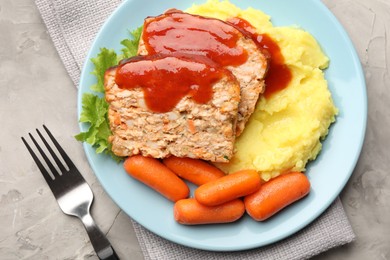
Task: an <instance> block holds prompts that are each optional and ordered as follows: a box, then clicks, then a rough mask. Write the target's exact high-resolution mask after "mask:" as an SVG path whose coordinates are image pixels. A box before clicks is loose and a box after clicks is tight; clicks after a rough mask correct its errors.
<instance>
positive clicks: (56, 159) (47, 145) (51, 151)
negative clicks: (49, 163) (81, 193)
mask: <svg viewBox="0 0 390 260" xmlns="http://www.w3.org/2000/svg"><path fill="white" fill-rule="evenodd" d="M36 130H37V133H38V135H39V137H40V138H41V140H42V142H43V143H44V144H45V146H46V148H47V150H48V151H49V153H50V154H51V156H52V157H53V159H54V161H55V162H56V164H57V165H58V167H59V168H60V170H61V172H62V173H64V172H66V169H65V167H64V165H63V164H62V162H61V161H60V159H58V156H57V155H56V154H55V152H54V151H53V149H51V147H50V145H49V144H48V143H47V141H46V139H45V138H44V137H43V136H42V134H41V132H40V131H39V130H38V129H36Z"/></svg>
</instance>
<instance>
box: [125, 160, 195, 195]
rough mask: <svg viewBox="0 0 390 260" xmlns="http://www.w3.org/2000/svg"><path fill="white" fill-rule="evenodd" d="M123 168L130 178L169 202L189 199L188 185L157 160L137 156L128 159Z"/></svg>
mask: <svg viewBox="0 0 390 260" xmlns="http://www.w3.org/2000/svg"><path fill="white" fill-rule="evenodd" d="M123 166H124V168H125V170H126V172H127V173H128V174H129V175H130V176H132V177H133V178H135V179H137V180H139V181H141V182H142V183H144V184H146V185H147V186H149V187H151V188H153V189H154V190H156V191H157V192H159V193H161V194H162V195H163V196H165V197H166V198H167V199H169V200H172V201H178V200H180V199H185V198H187V197H188V194H189V192H190V191H189V188H188V186H187V184H185V182H184V181H183V180H182V179H180V178H179V177H178V176H177V175H176V174H174V173H173V172H172V171H171V170H169V169H168V168H167V167H166V166H165V165H164V164H162V163H161V162H160V161H158V160H157V159H154V158H148V157H143V156H141V155H135V156H131V157H128V158H127V159H126V160H125V162H124V164H123Z"/></svg>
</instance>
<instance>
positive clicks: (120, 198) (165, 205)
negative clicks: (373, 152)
mask: <svg viewBox="0 0 390 260" xmlns="http://www.w3.org/2000/svg"><path fill="white" fill-rule="evenodd" d="M203 2H204V1H193V0H180V1H179V0H176V1H175V0H164V1H161V0H148V1H142V0H128V1H124V2H123V3H122V4H121V6H120V7H119V8H118V9H117V10H116V11H115V12H114V13H113V14H112V15H111V17H110V18H109V19H108V20H107V21H106V23H105V24H104V26H103V27H102V28H101V30H100V32H99V33H98V35H97V37H96V39H95V41H94V43H93V45H92V48H91V50H90V52H89V54H88V57H87V60H86V63H85V66H84V68H83V71H82V76H81V81H80V91H79V95H78V109H79V113H80V110H81V97H82V94H83V93H84V92H89V91H90V90H89V87H90V86H91V85H92V84H94V83H95V78H94V76H93V75H91V71H92V69H93V65H92V63H91V62H90V59H91V58H92V57H95V56H96V55H97V53H98V52H99V48H101V47H106V48H113V49H115V50H117V51H118V52H119V51H120V49H121V48H122V47H121V46H120V41H121V40H122V39H125V38H126V37H128V31H129V30H133V29H135V28H137V27H138V26H140V25H142V23H143V19H144V18H145V17H146V16H153V15H158V14H160V13H162V12H164V11H165V10H166V9H168V8H172V7H175V8H178V9H186V8H188V7H190V6H191V4H192V3H197V4H200V3H203ZM232 2H233V3H234V4H236V5H237V6H239V7H241V8H247V7H249V6H252V7H254V8H257V9H261V10H263V11H264V12H265V13H267V14H269V15H271V17H272V22H273V23H274V25H276V26H283V25H299V26H301V27H302V28H304V29H305V30H307V31H308V32H310V33H311V34H313V35H314V37H315V38H316V39H317V40H318V41H319V42H320V44H321V46H322V48H323V50H324V51H325V53H326V54H327V55H328V56H329V57H330V60H331V63H330V67H329V69H327V71H326V78H327V80H328V82H329V88H330V90H331V92H332V95H333V98H334V101H335V103H336V106H337V107H338V108H339V109H340V114H339V116H338V117H337V123H336V124H334V125H333V126H332V127H331V129H330V133H329V136H328V137H327V138H326V141H325V142H324V143H323V150H322V152H321V154H320V155H319V157H318V158H317V160H316V161H315V162H313V163H310V165H309V167H308V170H307V175H308V177H309V179H310V182H311V184H312V190H311V193H310V194H309V196H307V197H306V198H305V199H303V200H301V201H299V202H297V203H295V204H294V205H292V206H290V207H288V208H286V209H285V210H283V211H282V212H280V213H279V214H277V215H276V216H274V217H272V218H271V219H270V220H268V221H266V222H262V223H258V222H255V221H253V220H252V219H251V218H250V217H248V216H247V215H246V216H245V217H244V218H242V219H241V220H240V221H238V222H236V223H232V224H223V225H204V226H183V225H179V224H177V223H176V222H175V221H174V219H173V212H172V208H173V203H171V202H170V201H168V200H166V199H165V198H163V197H162V196H160V195H159V194H157V193H156V192H154V191H152V190H151V189H149V188H147V187H146V186H144V185H143V184H140V183H139V182H137V181H135V180H133V179H132V178H130V177H129V176H128V175H127V174H126V173H125V171H124V170H123V168H122V165H121V164H117V163H115V162H114V161H113V160H112V159H111V158H109V157H107V156H104V155H97V154H96V153H95V151H94V149H92V148H91V147H90V146H89V145H85V146H84V148H85V152H86V155H87V157H88V160H89V163H90V164H91V166H92V168H93V170H94V172H95V174H96V176H97V178H98V179H99V181H100V183H101V184H102V185H103V187H104V189H105V190H106V192H107V193H108V194H109V195H110V196H111V198H112V199H113V200H114V201H115V202H116V203H117V204H118V206H119V207H120V208H121V209H122V210H123V211H124V212H126V213H127V214H128V215H129V216H130V217H132V218H133V219H134V220H135V221H137V222H138V223H140V224H141V225H142V226H144V227H145V228H147V229H148V230H150V231H152V232H154V233H156V234H158V235H160V236H161V237H164V238H166V239H168V240H171V241H173V242H175V243H178V244H182V245H186V246H189V247H193V248H199V249H205V250H213V251H232V250H244V249H250V248H256V247H260V246H264V245H267V244H270V243H274V242H276V241H279V240H281V239H283V238H286V237H287V236H290V235H292V234H294V233H295V232H297V231H298V230H300V229H302V228H303V227H305V226H306V225H308V224H309V223H310V222H312V221H313V220H314V219H316V218H317V217H318V216H319V215H320V214H321V213H322V212H323V211H324V210H325V209H326V208H328V206H329V205H330V204H331V203H332V202H333V201H334V200H335V198H336V197H337V196H338V194H339V193H340V192H341V190H342V189H343V187H344V185H345V184H346V182H347V181H348V179H349V177H350V176H351V174H352V171H353V169H354V167H355V165H356V162H357V160H358V158H359V154H360V151H361V147H362V144H363V139H364V134H365V128H366V116H367V97H366V87H365V81H364V77H363V73H362V68H361V65H360V62H359V59H358V57H357V55H356V52H355V49H354V47H353V45H352V43H351V41H350V39H349V38H348V35H347V34H346V32H345V31H344V29H343V28H342V26H341V25H340V24H339V22H338V21H337V20H336V18H335V17H334V16H333V15H332V13H331V12H330V11H329V10H328V9H327V8H326V7H325V6H324V5H323V4H322V3H321V2H320V1H317V0H316V1H314V0H296V1H290V0H274V1H266V0H258V1H250V0H245V1H243V0H233V1H232ZM80 127H81V130H82V131H86V129H87V126H86V125H85V124H81V125H80Z"/></svg>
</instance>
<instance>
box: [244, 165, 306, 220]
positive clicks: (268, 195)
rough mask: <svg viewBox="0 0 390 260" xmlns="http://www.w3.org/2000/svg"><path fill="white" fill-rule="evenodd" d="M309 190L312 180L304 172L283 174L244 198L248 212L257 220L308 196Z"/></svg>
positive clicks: (264, 218)
mask: <svg viewBox="0 0 390 260" xmlns="http://www.w3.org/2000/svg"><path fill="white" fill-rule="evenodd" d="M309 191H310V182H309V180H308V179H307V177H306V175H304V174H303V173H300V172H293V173H287V174H283V175H280V176H278V177H276V178H275V179H272V180H270V181H269V182H266V183H264V184H263V185H262V186H261V187H260V189H259V190H258V191H257V192H255V193H253V194H250V195H248V196H246V197H245V198H244V202H245V208H246V212H247V213H248V214H249V215H250V216H251V217H252V218H253V219H255V220H256V221H263V220H266V219H267V218H269V217H271V216H272V215H274V214H275V213H277V212H278V211H280V210H281V209H283V208H284V207H286V206H288V205H290V204H291V203H293V202H295V201H297V200H299V199H301V198H302V197H304V196H306V195H307V194H308V193H309Z"/></svg>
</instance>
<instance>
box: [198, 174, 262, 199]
mask: <svg viewBox="0 0 390 260" xmlns="http://www.w3.org/2000/svg"><path fill="white" fill-rule="evenodd" d="M260 185H261V179H260V176H259V174H258V173H257V172H256V171H255V170H243V171H238V172H236V173H232V174H230V175H226V176H224V177H222V178H220V179H217V180H215V181H211V182H208V183H206V184H203V185H202V186H200V187H199V188H197V189H196V190H195V198H196V200H197V201H198V202H200V203H201V204H203V205H206V206H216V205H220V204H222V203H225V202H227V201H230V200H233V199H237V198H239V197H243V196H246V195H248V194H251V193H253V192H255V191H257V190H258V189H259V188H260Z"/></svg>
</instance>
